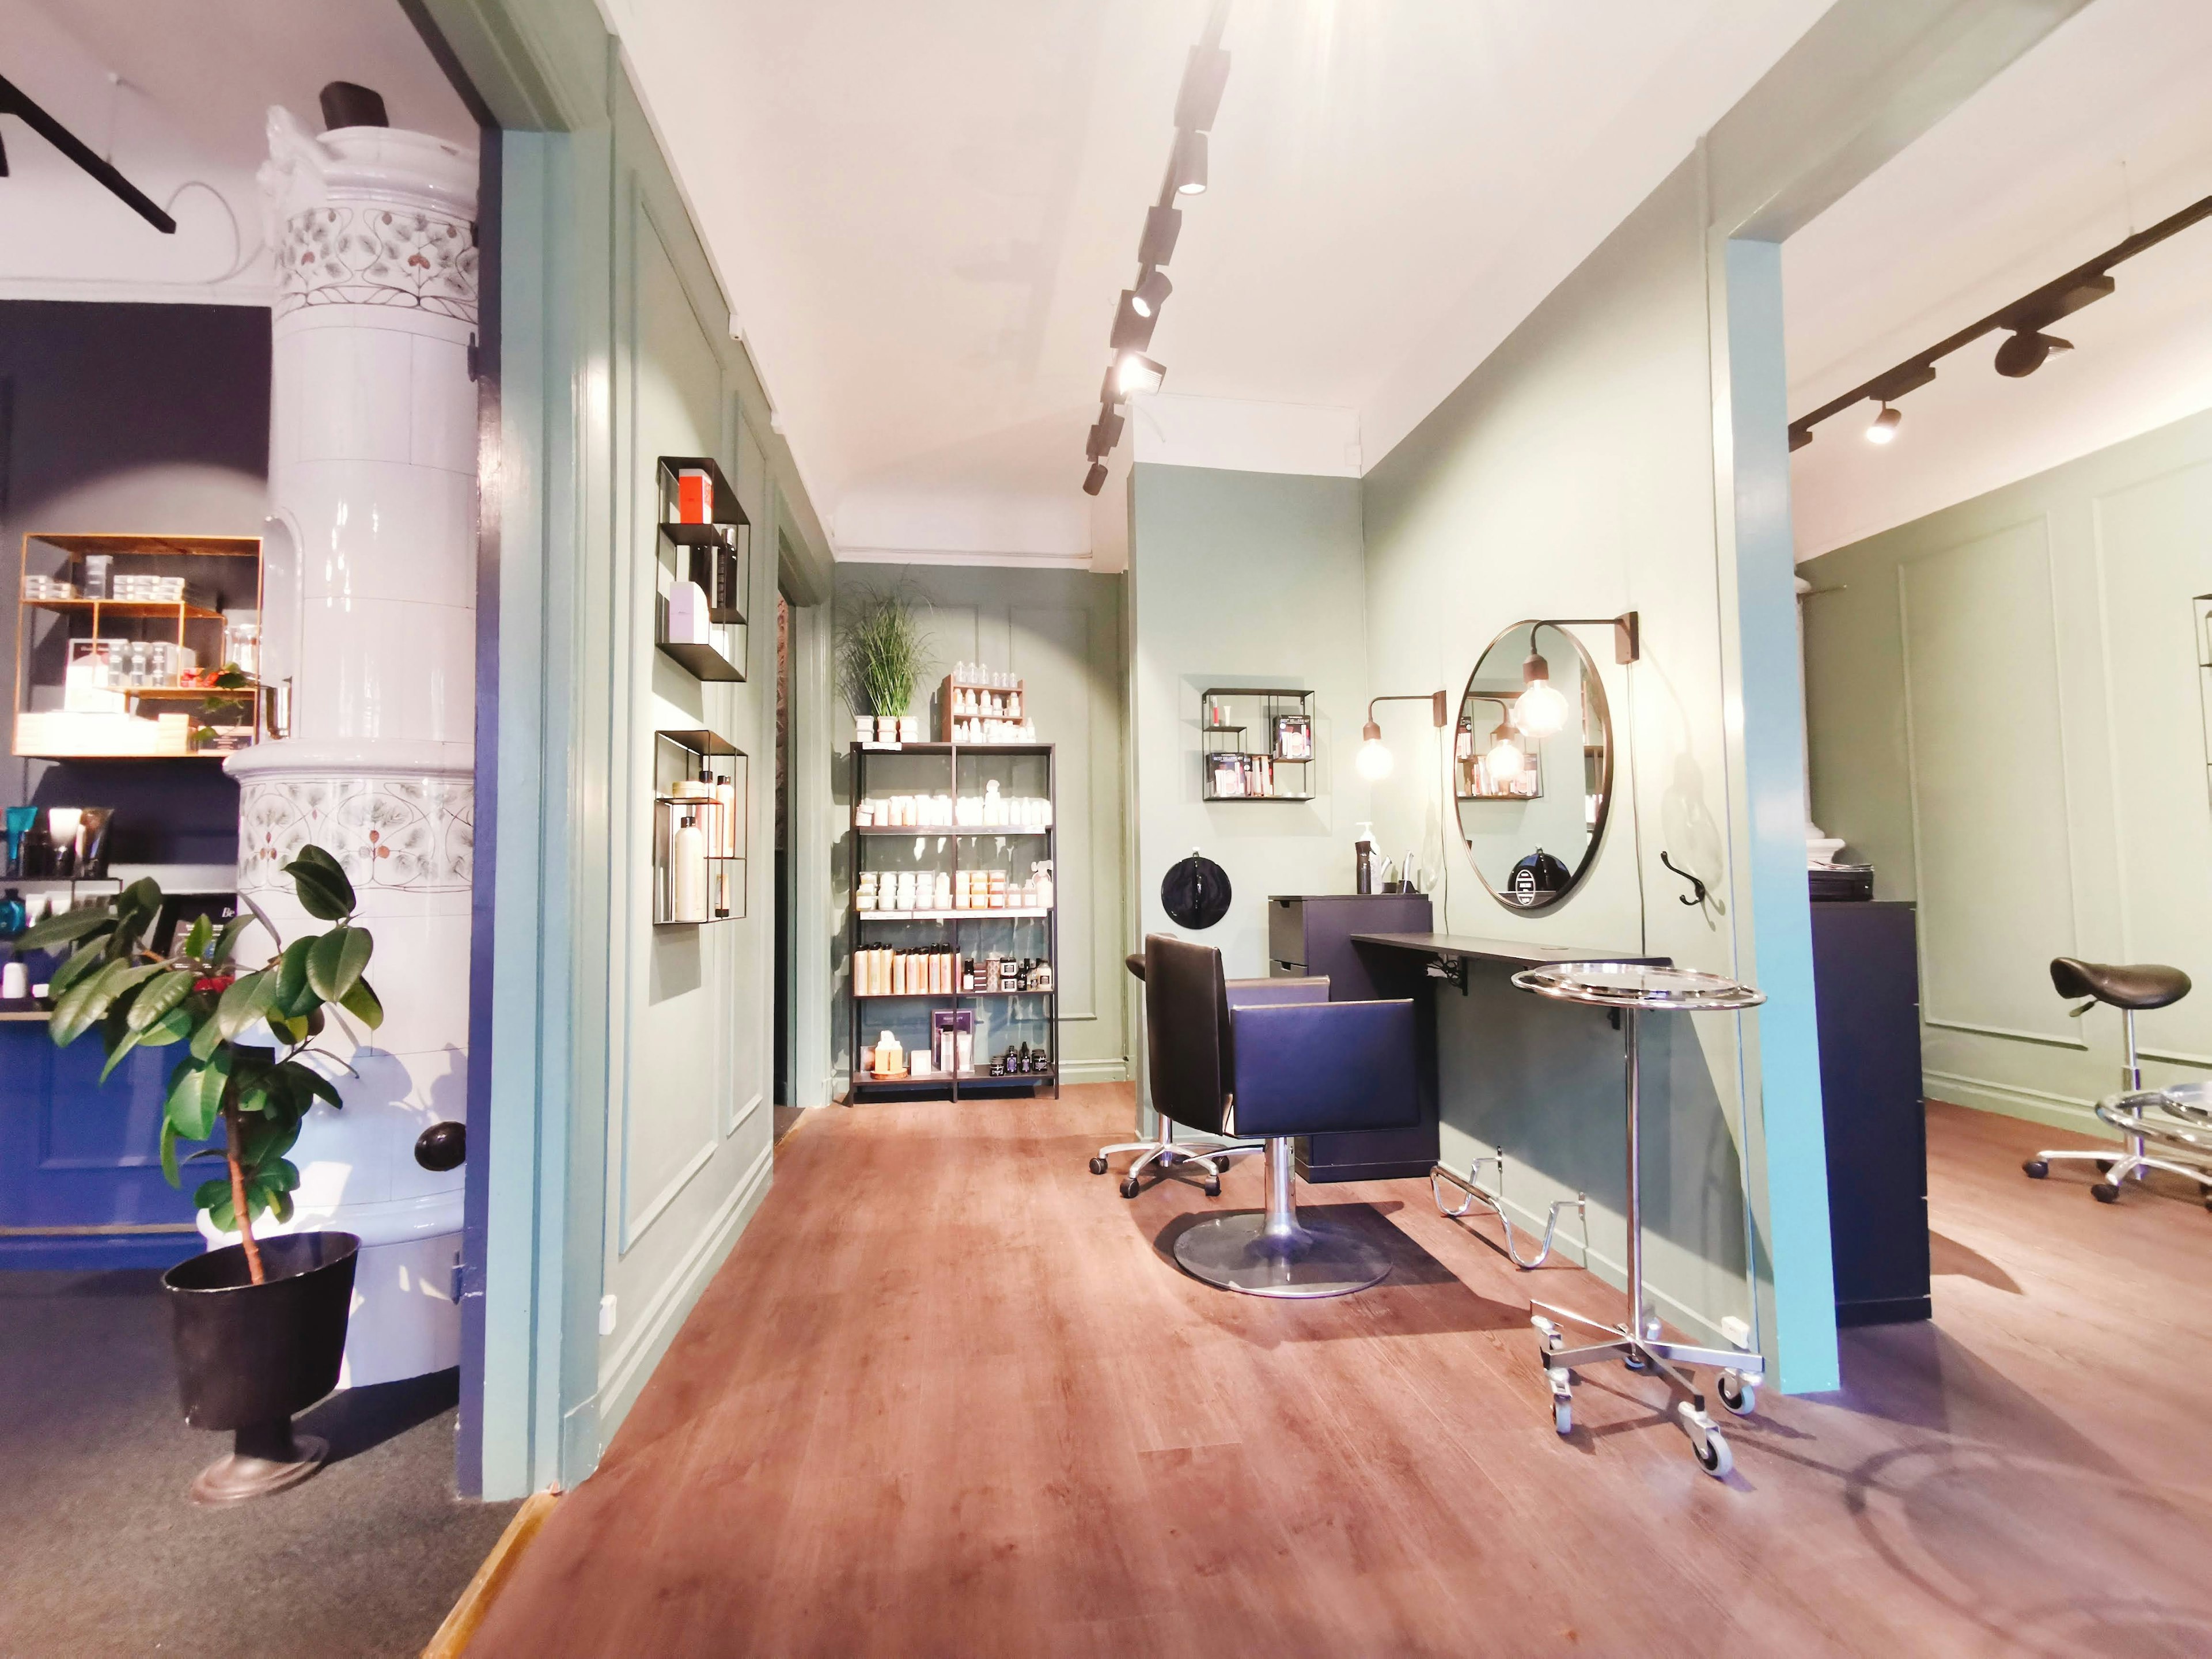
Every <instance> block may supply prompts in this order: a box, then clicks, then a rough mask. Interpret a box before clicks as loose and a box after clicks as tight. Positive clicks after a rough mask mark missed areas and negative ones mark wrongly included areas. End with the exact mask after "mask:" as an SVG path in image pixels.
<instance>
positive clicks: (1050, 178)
mask: <svg viewBox="0 0 2212 1659" xmlns="http://www.w3.org/2000/svg"><path fill="white" fill-rule="evenodd" d="M1826 3H1827V0H1670V3H1668V4H1665V5H1653V4H1650V3H1649V0H1577V3H1574V4H1571V5H1559V4H1543V3H1534V0H1461V3H1455V4H1446V3H1441V0H1274V3H1268V4H1261V3H1257V0H1241V3H1239V4H1238V5H1237V8H1236V9H1235V10H1234V12H1233V13H1232V15H1231V21H1230V25H1229V30H1228V34H1227V36H1226V39H1225V45H1226V46H1228V47H1229V48H1230V50H1231V53H1232V55H1233V65H1232V68H1231V74H1230V77H1229V85H1228V92H1227V95H1226V97H1225V99H1224V100H1223V104H1222V108H1221V112H1220V117H1219V119H1218V122H1217V124H1216V125H1215V128H1214V132H1213V142H1212V190H1211V191H1208V192H1207V193H1206V195H1205V196H1203V197H1199V198H1197V199H1196V200H1194V201H1190V202H1188V203H1187V204H1186V206H1187V213H1186V216H1185V221H1184V226H1183V233H1182V243H1181V246H1179V247H1178V249H1177V252H1176V259H1175V261H1174V264H1172V266H1171V267H1170V272H1171V275H1172V276H1173V277H1174V280H1175V283H1176V292H1175V296H1174V298H1173V299H1172V300H1171V301H1170V302H1169V305H1168V307H1167V308H1166V310H1165V313H1164V316H1163V319H1162V321H1161V324H1160V326H1159V330H1158V334H1157V335H1156V337H1155V341H1154V351H1153V355H1154V356H1158V357H1159V358H1161V359H1162V360H1163V361H1164V362H1166V364H1167V365H1168V368H1169V377H1168V384H1167V390H1168V391H1169V392H1175V393H1182V394H1197V395H1199V396H1201V397H1206V398H1227V399H1243V400H1248V401H1255V402H1268V403H1283V404H1321V405H1333V406H1336V407H1338V408H1340V409H1344V410H1352V411H1356V413H1357V418H1358V429H1359V431H1360V434H1361V442H1362V446H1363V449H1364V463H1365V465H1373V464H1374V462H1375V461H1376V459H1379V458H1380V457H1381V455H1382V454H1383V453H1384V452H1385V451H1386V450H1387V449H1388V448H1389V447H1390V446H1391V445H1392V444H1394V443H1395V442H1396V441H1397V440H1398V439H1399V438H1400V437H1401V436H1402V435H1404V434H1405V433H1406V432H1407V430H1408V429H1410V428H1411V427H1412V426H1413V424H1414V422H1417V421H1418V420H1419V418H1420V417H1421V416H1422V415H1424V414H1425V413H1426V412H1427V410H1429V409H1430V408H1431V407H1432V406H1433V405H1434V404H1435V403H1436V402H1437V399H1438V398H1441V397H1442V396H1443V394H1444V393H1445V392H1448V391H1449V389H1450V388H1451V387H1452V386H1454V385H1455V384H1456V383H1457V382H1458V380H1460V379H1462V377H1463V376H1464V375H1465V374H1467V373H1468V370H1469V369H1471V368H1473V367H1474V364H1475V363H1476V362H1479V361H1480V358H1481V356H1483V355H1484V354H1485V353H1486V352H1487V351H1488V350H1489V349H1491V348H1492V346H1494V345H1495V344H1496V343H1498V340H1500V339H1502V338H1503V337H1504V335H1505V334H1506V333H1507V332H1508V331H1510V329H1511V328H1512V327H1513V325H1515V324H1516V323H1517V322H1518V321H1519V320H1520V319H1522V317H1523V316H1525V315H1526V314H1527V313H1528V310H1529V309H1530V308H1531V307H1533V306H1534V304H1535V303H1536V301H1539V300H1541V298H1542V296H1543V295H1545V294H1546V293H1547V292H1548V291H1549V289H1551V288H1552V287H1553V284H1554V283H1556V282H1557V281H1558V280H1559V278H1560V277H1561V276H1564V275H1565V273H1566V272H1567V271H1568V270H1571V269H1572V267H1573V266H1574V264H1576V263H1577V262H1578V261H1579V260H1580V259H1581V258H1583V255H1584V254H1586V253H1587V252H1589V249H1590V248H1591V247H1593V246H1595V245H1596V243H1597V242H1598V241H1599V240H1601V238H1602V237H1603V236H1604V235H1605V234H1607V232H1608V231H1610V230H1611V229H1612V228H1613V226H1614V225H1615V224H1616V223H1618V222H1619V221H1620V218H1621V217H1622V216H1624V215H1625V214H1626V212H1627V211H1628V210H1630V209H1631V208H1632V206H1633V205H1634V204H1636V203H1637V202H1638V200H1640V199H1641V198H1642V197H1644V195H1645V194H1646V193H1647V192H1648V191H1650V189H1651V188H1652V186H1653V185H1656V183H1657V182H1658V181H1659V180H1660V179H1662V178H1663V177H1664V175H1665V174H1666V173H1668V171H1669V170H1670V169H1671V168H1672V167H1674V166H1675V165H1676V164H1677V163H1679V162H1680V161H1681V160H1682V159H1683V158H1684V157H1685V156H1686V155H1687V154H1688V153H1689V151H1690V149H1691V148H1692V145H1693V143H1694V142H1695V140H1696V138H1697V137H1698V136H1699V134H1700V133H1702V132H1703V131H1705V130H1706V129H1707V128H1708V127H1710V126H1711V125H1712V123H1713V121H1714V120H1715V119H1716V118H1717V117H1718V116H1719V115H1720V114H1721V113H1722V112H1724V111H1725V110H1726V109H1727V108H1728V107H1729V105H1730V104H1732V103H1733V102H1734V101H1735V100H1736V98H1737V97H1739V96H1740V95H1741V94H1742V93H1743V91H1744V90H1746V89H1747V88H1748V87H1749V86H1750V85H1751V84H1752V82H1754V81H1755V80H1756V79H1757V78H1758V77H1759V75H1760V74H1761V73H1763V72H1764V71H1765V69H1766V68H1767V67H1768V66H1769V65H1770V64H1771V63H1772V62H1773V61H1774V59H1775V58H1778V57H1779V56H1780V54H1781V53H1782V52H1783V51H1784V49H1785V48H1786V47H1787V46H1789V45H1790V43H1791V42H1792V41H1793V40H1796V37H1797V36H1798V35H1799V34H1800V33H1802V32H1803V30H1804V29H1805V28H1806V27H1808V26H1809V24H1810V23H1811V22H1812V21H1813V20H1814V18H1815V17H1816V16H1817V15H1819V14H1820V12H1821V11H1822V10H1823V9H1826ZM603 4H604V6H605V10H606V12H607V14H608V15H610V17H611V19H612V20H613V21H614V22H615V23H616V25H617V28H618V29H619V30H620V32H621V33H622V36H623V43H624V47H625V50H626V52H627V53H628V54H629V57H630V58H631V60H632V63H633V65H634V69H635V73H636V75H637V78H638V80H639V82H640V85H641V91H642V92H643V94H644V95H645V97H646V99H647V103H648V106H650V108H651V111H652V112H653V119H654V121H655V124H656V125H657V126H658V127H659V130H660V132H661V134H662V137H663V139H664V142H665V143H666V144H667V145H668V148H669V149H670V151H671V155H672V156H673V158H674V160H675V162H676V165H677V168H678V173H679V174H680V176H681V178H682V179H683V182H684V187H685V189H686V191H687V193H688V194H689V196H690V199H691V202H692V205H693V208H694V210H695V212H696V215H697V216H698V218H699V221H700V222H701V224H702V228H703V229H704V231H705V234H706V236H707V239H708V244H709V246H710V248H711V250H712V252H713V253H714V258H715V259H716V262H717V264H718V265H719V267H720V270H721V271H722V273H723V276H724V278H725V281H726V283H728V285H729V288H730V289H731V297H732V304H733V305H734V307H736V310H737V313H738V321H739V322H740V324H741V325H742V326H743V329H744V333H745V337H746V339H747V342H748V344H749V346H750V348H751V349H752V350H753V352H754V355H755V357H756V360H757V362H758V363H759V364H760V366H761V368H762V371H763V376H764V378H765V380H766V382H767V384H768V386H769V392H770V395H771V397H772V398H774V399H775V403H776V404H777V413H778V416H779V421H780V423H781V426H782V428H783V430H784V431H785V433H786V434H787V436H788V437H789V438H790V440H791V442H792V445H793V451H794V453H795V454H796V455H797V457H798V459H799V463H800V465H801V466H802V468H803V469H804V471H805V476H806V478H807V482H808V485H809V488H810V490H811V492H812V493H813V495H814V497H815V502H816V505H817V508H818V509H819V510H820V511H821V513H822V514H823V519H824V520H825V521H826V522H828V523H829V525H830V526H831V527H832V533H833V536H834V537H835V538H836V541H837V542H838V544H839V546H840V550H841V552H842V553H845V554H848V555H850V554H853V553H854V552H858V551H863V550H869V549H874V550H879V551H897V550H932V549H934V550H966V551H970V552H975V553H996V554H1017V555H1019V554H1032V555H1043V556H1055V555H1056V556H1062V557H1066V556H1083V555H1085V554H1086V553H1088V552H1089V551H1090V550H1091V546H1092V541H1093V536H1094V526H1093V525H1092V522H1091V512H1092V510H1093V509H1092V507H1091V504H1090V503H1089V502H1088V501H1087V500H1086V499H1085V497H1083V496H1082V495H1080V493H1079V483H1080V480H1081V477H1082V472H1083V467H1084V459H1083V435H1084V431H1085V428H1086V427H1087V426H1088V424H1089V423H1090V422H1091V418H1092V416H1093V415H1094V414H1095V412H1096V407H1097V391H1098V384H1099V380H1100V378H1101V375H1102V374H1103V369H1104V367H1105V362H1106V336H1107V332H1108V329H1109V325H1110V323H1111V321H1112V317H1113V312H1114V307H1115V296H1116V294H1117V292H1118V291H1119V289H1121V287H1122V286H1123V285H1124V284H1125V283H1128V282H1130V281H1132V280H1133V277H1134V275H1135V270H1134V259H1135V247H1136V241H1137V236H1138V233H1139V228H1140V226H1141V223H1142V220H1143V216H1144V210H1145V209H1146V206H1147V205H1148V204H1150V203H1151V202H1152V199H1153V198H1154V197H1155V195H1156V193H1157V191H1158V187H1159V182H1160V175H1161V172H1162V169H1163V167H1164V163H1165V161H1166V156H1167V150H1168V146H1169V143H1170V137H1171V125H1172V116H1173V109H1174V103H1175V95H1176V84H1177V82H1178V79H1179V78H1180V76H1181V73H1182V64H1183V58H1184V54H1185V52H1186V51H1187V50H1188V46H1190V44H1191V43H1192V42H1193V41H1194V40H1196V39H1197V37H1198V34H1199V32H1200V27H1201V25H1202V23H1203V21H1204V15H1205V11H1206V4H1205V0H1120V3H1115V4H1112V5H1102V4H1098V3H1096V0H963V3H960V4H956V5H946V4H938V5H931V6H915V5H911V4H905V3H898V0H813V3H809V4H805V5H793V4H790V3H787V0H652V3H649V4H648V3H646V0H603ZM1111 493H1112V492H1111V491H1110V490H1109V494H1111Z"/></svg>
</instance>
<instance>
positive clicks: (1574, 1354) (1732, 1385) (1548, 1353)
mask: <svg viewBox="0 0 2212 1659" xmlns="http://www.w3.org/2000/svg"><path fill="white" fill-rule="evenodd" d="M1528 1307H1529V1310H1530V1312H1531V1317H1530V1319H1529V1321H1528V1322H1529V1323H1530V1324H1531V1325H1534V1327H1535V1328H1536V1334H1538V1335H1539V1336H1541V1337H1542V1338H1543V1340H1544V1347H1543V1352H1542V1354H1541V1357H1540V1358H1541V1363H1542V1364H1543V1367H1544V1376H1545V1380H1546V1381H1547V1382H1548V1383H1550V1384H1551V1385H1552V1425H1553V1427H1554V1428H1556V1429H1557V1430H1558V1431H1559V1432H1560V1433H1561V1434H1567V1433H1570V1432H1571V1431H1573V1428H1574V1426H1575V1420H1574V1384H1575V1372H1576V1370H1577V1368H1579V1367H1581V1366H1584V1365H1599V1364H1604V1363H1606V1362H1607V1360H1613V1359H1617V1360H1619V1361H1620V1363H1621V1364H1624V1365H1626V1366H1627V1367H1628V1369H1629V1370H1632V1371H1650V1372H1656V1373H1657V1374H1658V1375H1659V1376H1662V1377H1663V1378H1664V1379H1665V1380H1666V1383H1667V1385H1668V1387H1669V1388H1670V1389H1673V1390H1674V1393H1675V1394H1676V1395H1677V1396H1679V1397H1678V1398H1677V1399H1676V1400H1675V1401H1674V1411H1673V1413H1671V1415H1672V1416H1673V1417H1674V1423H1675V1426H1676V1427H1678V1428H1680V1430H1681V1431H1682V1432H1683V1433H1684V1434H1686V1435H1687V1436H1689V1437H1690V1449H1691V1451H1692V1452H1693V1453H1694V1454H1696V1456H1697V1459H1698V1467H1699V1468H1702V1469H1703V1470H1705V1473H1706V1474H1710V1475H1711V1476H1712V1477H1713V1478H1714V1479H1715V1480H1726V1479H1727V1478H1728V1474H1729V1471H1730V1470H1731V1469H1733V1468H1735V1455H1734V1454H1733V1453H1731V1452H1730V1451H1729V1443H1728V1441H1727V1439H1726V1438H1725V1437H1723V1435H1722V1433H1721V1431H1720V1428H1719V1426H1718V1425H1717V1424H1715V1423H1714V1421H1713V1419H1712V1418H1711V1415H1710V1414H1708V1413H1707V1412H1706V1410H1705V1394H1704V1392H1703V1391H1702V1390H1701V1389H1699V1387H1698V1384H1697V1380H1696V1379H1695V1378H1694V1377H1692V1376H1690V1374H1689V1373H1688V1372H1686V1371H1685V1370H1680V1369H1679V1367H1681V1366H1684V1365H1710V1366H1714V1367H1716V1368H1717V1369H1718V1370H1719V1371H1720V1377H1719V1379H1718V1386H1717V1389H1715V1392H1716V1393H1717V1394H1718V1395H1720V1398H1721V1404H1722V1405H1723V1406H1725V1407H1728V1409H1729V1411H1731V1412H1733V1413H1735V1414H1736V1415H1737V1416H1738V1417H1748V1416H1749V1415H1750V1414H1751V1413H1753V1412H1754V1411H1756V1410H1758V1409H1759V1383H1760V1382H1761V1381H1763V1380H1764V1379H1765V1376H1766V1361H1765V1358H1764V1357H1763V1356H1761V1355H1759V1354H1755V1353H1745V1352H1740V1351H1738V1350H1736V1349H1734V1348H1700V1347H1697V1346H1693V1345H1692V1344H1691V1343H1687V1342H1668V1341H1663V1340H1661V1338H1660V1336H1659V1322H1658V1321H1657V1320H1656V1319H1655V1320H1651V1321H1650V1322H1647V1324H1646V1326H1645V1328H1644V1330H1643V1331H1642V1332H1640V1333H1639V1332H1637V1331H1633V1330H1631V1329H1630V1328H1628V1327H1627V1326H1626V1325H1607V1324H1602V1323H1601V1322H1599V1321H1597V1320H1595V1319H1591V1318H1589V1317H1587V1316H1584V1315H1582V1314H1578V1313H1576V1312H1575V1311H1573V1310H1571V1309H1568V1308H1555V1307H1553V1305H1552V1304H1550V1303H1548V1302H1531V1303H1530V1304H1528ZM1547 1315H1548V1316H1549V1317H1547ZM1560 1320H1565V1321H1566V1322H1568V1323H1570V1324H1572V1325H1578V1326H1580V1327H1582V1328H1583V1329H1584V1330H1587V1331H1595V1332H1597V1333H1599V1334H1601V1335H1602V1336H1603V1337H1605V1338H1606V1340H1604V1341H1602V1342H1593V1343H1590V1344H1589V1345H1588V1346H1584V1347H1579V1348H1570V1347H1569V1346H1567V1334H1566V1333H1565V1331H1563V1330H1562V1329H1560V1328H1559V1323H1558V1322H1559V1321H1560Z"/></svg>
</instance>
